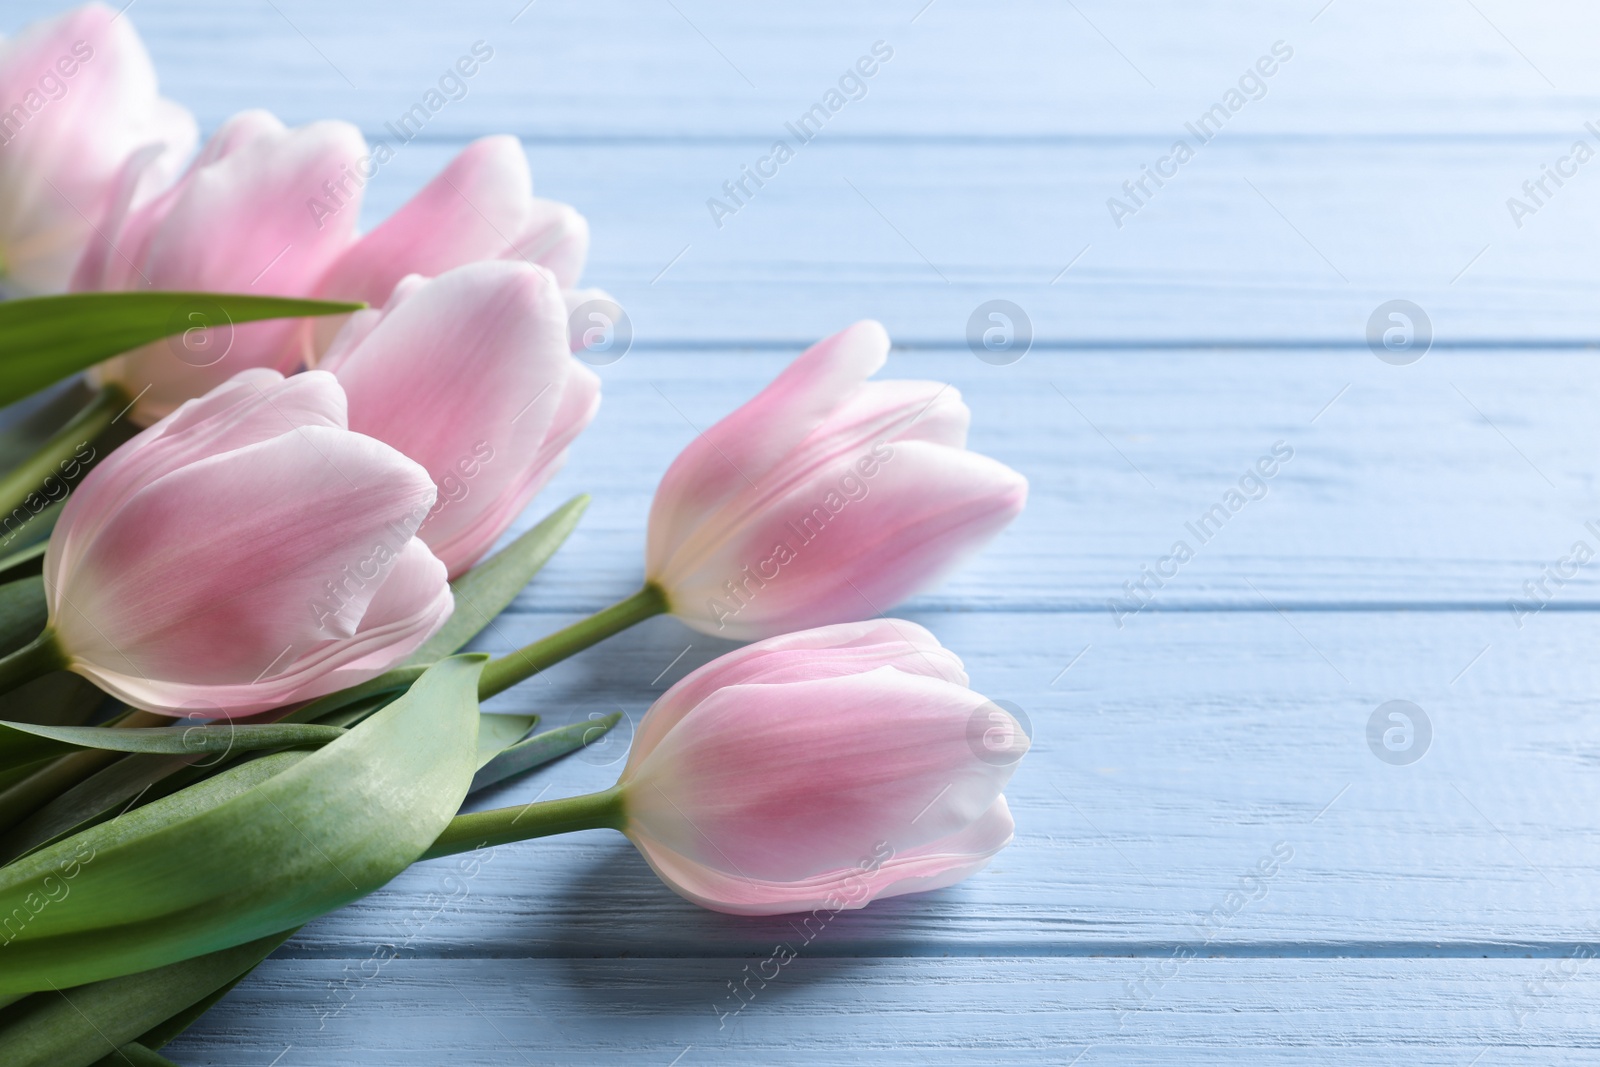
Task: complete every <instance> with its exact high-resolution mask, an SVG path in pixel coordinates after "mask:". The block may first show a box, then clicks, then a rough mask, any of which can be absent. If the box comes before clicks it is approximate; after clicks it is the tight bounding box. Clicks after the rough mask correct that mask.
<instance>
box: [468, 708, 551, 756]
mask: <svg viewBox="0 0 1600 1067" xmlns="http://www.w3.org/2000/svg"><path fill="white" fill-rule="evenodd" d="M538 722H539V716H537V715H479V716H478V766H479V767H482V766H483V765H484V764H486V763H489V762H490V761H491V760H494V759H496V758H497V757H498V756H499V755H500V753H501V752H503V751H505V750H506V749H507V748H510V747H512V746H513V745H515V744H516V743H517V742H518V741H521V740H522V739H523V738H524V737H527V736H528V731H529V730H531V729H533V728H534V726H536V725H538Z"/></svg>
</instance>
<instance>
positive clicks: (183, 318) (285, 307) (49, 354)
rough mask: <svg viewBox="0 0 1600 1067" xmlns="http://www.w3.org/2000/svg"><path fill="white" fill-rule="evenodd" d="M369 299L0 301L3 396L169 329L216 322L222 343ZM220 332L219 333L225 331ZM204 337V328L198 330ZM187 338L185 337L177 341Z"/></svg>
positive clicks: (215, 296) (132, 295) (80, 297)
mask: <svg viewBox="0 0 1600 1067" xmlns="http://www.w3.org/2000/svg"><path fill="white" fill-rule="evenodd" d="M364 306H365V305H363V304H348V303H331V302H328V301H324V300H297V299H288V298H284V297H276V296H244V295H239V294H231V293H169V292H149V291H144V292H129V293H68V294H67V295H65V296H40V297H31V298H28V299H24V300H6V301H0V404H9V403H11V402H12V401H14V400H20V399H22V398H23V397H25V396H28V395H29V394H31V393H35V392H38V391H39V390H40V389H43V388H44V387H45V386H47V385H49V384H51V383H52V382H58V381H60V380H62V379H63V378H69V377H71V376H72V375H74V374H77V373H78V372H79V371H81V370H86V369H88V368H89V367H92V366H94V365H95V364H96V363H99V362H101V361H102V360H106V359H109V358H111V357H112V356H115V355H118V354H119V353H122V352H128V351H131V350H133V349H135V348H138V347H139V346H140V345H145V344H149V343H150V342H151V341H159V340H161V338H163V337H184V338H187V337H188V336H189V332H190V331H193V330H197V329H203V328H207V327H210V328H212V329H213V333H212V334H211V335H208V336H207V337H206V339H205V340H204V341H203V342H200V343H205V344H209V345H215V346H217V347H218V348H219V350H222V348H223V346H224V345H225V344H226V343H227V341H228V337H227V333H228V331H230V330H231V328H232V327H233V326H236V325H240V324H243V323H247V322H257V321H260V320H262V319H282V318H298V317H300V316H309V315H343V314H348V313H349V312H352V311H359V310H360V309H361V308H362V307H364ZM219 335H220V336H219ZM195 336H196V337H198V336H199V335H195ZM173 343H174V344H183V343H184V342H183V341H174V342H173Z"/></svg>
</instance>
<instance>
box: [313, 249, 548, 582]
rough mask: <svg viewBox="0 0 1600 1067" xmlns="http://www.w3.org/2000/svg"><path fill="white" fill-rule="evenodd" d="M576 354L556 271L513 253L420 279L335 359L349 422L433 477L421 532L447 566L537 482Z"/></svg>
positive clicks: (488, 536)
mask: <svg viewBox="0 0 1600 1067" xmlns="http://www.w3.org/2000/svg"><path fill="white" fill-rule="evenodd" d="M576 366H577V364H576V363H575V362H574V361H573V360H572V357H571V356H570V355H569V354H568V351H567V345H566V329H565V322H564V306H563V304H562V301H561V294H560V290H559V289H558V287H557V286H556V284H555V279H554V278H553V277H552V276H551V275H550V273H549V272H548V271H546V270H544V269H543V268H540V267H534V266H530V265H528V264H525V263H521V262H510V261H502V262H484V263H474V264H469V265H468V266H465V267H460V268H457V269H456V270H453V271H450V272H448V273H446V274H444V275H442V276H440V277H438V278H435V279H433V280H432V281H431V282H429V283H427V284H425V285H422V286H420V287H419V288H418V289H417V290H416V292H415V293H414V294H413V295H411V296H410V297H409V298H408V299H406V300H405V301H404V302H403V303H402V304H401V305H400V306H399V307H397V308H394V309H393V310H389V311H387V312H386V313H385V317H384V319H383V321H382V322H380V323H379V324H378V325H377V326H376V327H375V328H374V329H373V330H372V332H371V333H370V334H368V336H367V337H366V338H365V339H364V340H363V341H362V343H361V344H360V345H359V346H358V347H356V348H354V349H353V350H351V351H350V352H349V353H348V354H346V355H345V356H344V357H343V358H342V359H341V360H340V362H339V379H340V383H341V384H342V385H343V386H344V388H345V391H346V393H347V394H348V395H349V398H350V428H351V429H353V430H356V431H357V432H360V433H366V434H370V435H371V436H374V437H377V438H379V439H380V440H383V441H386V442H388V443H389V444H391V445H393V446H394V447H396V448H398V449H400V451H402V452H404V453H405V454H406V455H408V456H410V457H412V458H413V459H415V460H416V461H417V462H419V463H421V464H422V465H423V466H424V467H426V468H427V469H428V472H429V474H430V476H431V477H433V479H434V481H435V484H437V485H438V486H439V487H440V490H441V491H440V501H439V503H438V504H436V505H435V507H434V510H433V513H432V514H430V515H429V517H428V519H427V520H426V521H425V522H424V523H423V525H422V528H421V530H420V531H419V536H420V537H422V538H423V539H424V540H425V541H427V542H428V544H429V545H430V546H432V547H433V549H434V551H435V552H436V553H437V554H438V555H439V556H440V558H441V559H443V560H444V561H445V563H446V565H447V566H448V567H449V568H450V571H451V573H452V574H459V573H461V572H462V571H463V570H464V569H465V568H466V566H468V565H470V563H471V561H472V559H475V558H476V556H477V555H481V554H482V552H483V551H484V550H486V549H487V547H488V546H489V545H490V544H492V543H493V542H494V539H495V538H496V537H498V536H499V535H500V533H501V532H503V530H504V529H505V526H506V525H509V523H510V522H511V520H512V519H514V518H515V516H516V513H517V512H518V511H520V510H521V506H522V505H523V504H526V502H527V499H528V497H530V496H531V495H532V491H533V490H534V489H536V488H537V484H532V483H533V482H534V481H536V480H537V479H538V478H539V472H538V470H537V468H536V467H535V464H536V461H537V459H538V457H539V454H540V449H541V447H542V445H543V443H544V441H545V439H546V436H547V434H548V433H549V431H550V429H551V427H552V425H553V423H554V421H555V419H556V417H557V415H558V414H559V413H560V411H561V408H562V398H563V394H564V392H565V389H564V387H565V383H566V381H567V379H568V378H569V377H570V375H571V374H572V371H573V368H575V367H576ZM420 413H426V417H425V418H424V417H419V414H420ZM513 506H514V507H515V509H516V510H515V511H511V512H510V513H509V514H507V510H508V508H510V507H513ZM486 515H490V516H493V517H494V518H493V522H494V523H495V524H497V525H498V528H493V527H491V526H486V524H485V522H484V521H483V520H484V517H485V516H486Z"/></svg>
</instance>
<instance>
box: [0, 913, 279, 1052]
mask: <svg viewBox="0 0 1600 1067" xmlns="http://www.w3.org/2000/svg"><path fill="white" fill-rule="evenodd" d="M288 936H289V935H288V933H276V934H272V935H270V936H268V937H263V938H260V939H258V940H255V941H250V942H247V943H245V944H242V945H237V946H235V947H233V948H230V949H226V950H224V951H221V952H213V953H209V954H207V955H204V956H199V957H197V958H195V959H188V960H183V961H181V962H179V963H174V964H169V965H167V966H165V967H161V968H158V969H156V970H150V971H143V972H141V973H138V974H130V975H127V976H126V977H121V978H112V979H108V980H106V981H101V982H95V983H93V984H91V985H84V986H78V987H77V988H74V989H67V990H64V991H62V992H57V991H55V990H51V991H49V992H45V993H37V994H34V995H33V996H31V997H28V998H27V999H26V1000H24V1001H23V1002H22V1003H20V1004H18V1005H16V1006H15V1007H13V1008H11V1009H10V1010H8V1011H7V1012H5V1014H4V1015H3V1016H0V1049H3V1050H4V1052H5V1063H6V1065H7V1067H89V1065H90V1064H94V1063H96V1062H98V1061H99V1060H100V1059H101V1058H102V1057H104V1056H105V1055H106V1047H107V1045H108V1044H112V1045H121V1044H125V1043H126V1042H129V1041H135V1040H138V1039H139V1038H140V1037H141V1036H143V1035H144V1034H145V1033H146V1032H147V1031H149V1030H151V1029H152V1028H154V1027H159V1026H161V1025H162V1024H163V1023H164V1022H165V1021H166V1020H168V1019H170V1018H171V1017H173V1016H174V1015H176V1014H179V1013H181V1012H182V1011H184V1009H186V1008H187V1007H189V1006H190V1005H192V1004H195V1003H197V1002H200V1001H202V1000H205V999H206V998H207V997H208V996H210V995H211V994H212V993H213V992H214V991H215V990H217V989H218V988H219V987H221V986H225V985H227V984H229V983H230V982H232V981H233V980H234V979H236V978H237V977H239V976H240V975H242V974H245V973H246V972H248V971H249V970H250V969H251V968H252V967H254V966H255V965H256V964H258V963H260V962H261V961H262V960H263V959H266V957H267V956H268V955H269V954H270V953H271V952H272V950H273V949H275V948H277V947H278V946H279V945H281V944H282V943H283V942H284V941H285V940H286V939H287V938H288ZM111 1062H113V1063H118V1064H119V1065H120V1067H126V1065H125V1064H121V1063H120V1061H118V1060H116V1059H115V1058H113V1059H112V1061H111Z"/></svg>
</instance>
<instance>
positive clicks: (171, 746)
mask: <svg viewBox="0 0 1600 1067" xmlns="http://www.w3.org/2000/svg"><path fill="white" fill-rule="evenodd" d="M343 734H344V731H343V730H341V729H339V728H338V727H337V726H317V725H306V724H300V723H287V724H273V725H269V726H239V725H235V724H233V723H226V722H224V723H214V724H208V725H199V726H160V727H154V728H149V729H133V730H119V729H116V728H115V727H105V726H38V725H35V724H33V723H23V722H0V770H4V769H9V768H11V767H18V766H22V765H23V764H27V763H34V762H37V761H39V760H42V759H48V758H50V757H52V756H59V755H62V754H64V753H67V752H71V751H73V750H74V749H80V748H97V749H102V750H104V751H107V752H138V753H145V754H150V755H164V756H182V755H210V754H217V755H221V756H226V755H227V754H228V753H230V752H255V751H259V750H261V749H267V748H293V747H295V746H297V745H323V744H327V743H328V742H330V741H337V740H338V739H339V738H340V737H341V736H343Z"/></svg>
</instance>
